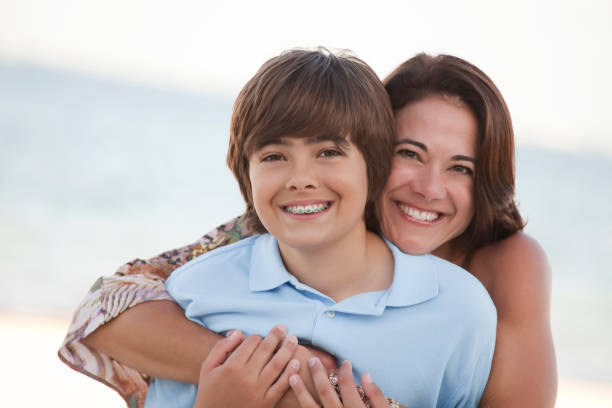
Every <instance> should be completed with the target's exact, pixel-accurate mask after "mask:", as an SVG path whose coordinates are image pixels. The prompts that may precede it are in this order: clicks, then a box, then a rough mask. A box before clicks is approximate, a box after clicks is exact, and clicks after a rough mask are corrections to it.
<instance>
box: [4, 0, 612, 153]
mask: <svg viewBox="0 0 612 408" xmlns="http://www.w3.org/2000/svg"><path fill="white" fill-rule="evenodd" d="M611 21H612V2H610V1H607V0H581V1H566V0H558V1H549V0H539V1H525V0H516V1H495V0H489V1H487V0H482V1H481V0H468V1H411V0H405V1H386V0H381V1H376V2H374V1H369V2H365V1H359V0H354V1H344V0H339V1H329V0H328V1H320V0H312V1H308V2H288V1H259V2H256V1H244V2H241V1H225V2H221V1H218V2H207V1H188V0H177V1H173V2H168V1H155V0H146V1H145V0H106V1H93V0H0V63H5V64H6V63H9V64H12V63H26V64H36V65H41V66H48V67H52V68H55V69H66V70H70V71H74V72H80V73H88V74H93V75H97V76H102V77H107V78H112V79H119V80H122V81H130V82H135V83H139V84H146V85H153V86H157V87H162V88H179V89H186V90H190V91H197V92H211V93H214V94H219V95H222V96H225V97H228V98H231V99H233V98H234V97H235V96H236V95H237V93H238V91H239V90H240V88H241V87H242V85H243V84H244V83H245V82H246V81H247V80H248V79H249V78H250V77H251V76H252V75H253V74H254V73H255V72H256V71H257V69H258V67H259V66H260V65H261V64H262V63H263V62H264V61H266V60H267V59H268V58H270V57H272V56H274V55H277V54H278V53H280V52H281V51H283V50H284V49H288V48H293V47H314V46H318V45H323V46H326V47H328V48H331V49H350V50H352V51H353V52H354V53H355V54H356V55H357V56H359V57H360V58H362V59H364V60H365V61H367V62H368V63H369V64H370V65H371V66H372V67H373V68H374V70H375V71H376V72H377V73H378V74H379V75H380V76H381V77H384V76H385V75H386V74H388V73H389V72H391V71H392V69H393V68H394V67H395V66H397V65H398V64H400V63H401V62H402V61H404V60H405V59H407V58H409V57H411V56H412V55H414V54H415V53H417V52H421V51H425V52H427V53H431V54H437V53H448V54H453V55H457V56H459V57H462V58H465V59H467V60H469V61H470V62H472V63H474V64H476V65H477V66H479V67H480V68H481V69H482V70H483V71H485V72H486V73H487V74H488V75H489V76H490V77H491V78H492V79H493V80H494V81H495V83H496V84H497V85H498V87H499V88H500V90H501V91H502V94H503V95H504V97H505V98H506V101H507V103H508V105H509V108H510V111H511V113H512V116H513V120H514V125H515V131H516V134H517V141H518V144H519V146H540V147H547V148H556V149H563V150H572V151H586V152H595V153H598V154H603V155H605V156H609V157H612V123H611V122H610V121H609V120H607V119H606V118H607V117H608V116H609V108H610V106H612V105H611V104H610V102H609V95H610V94H611V93H612V79H610V74H609V73H610V72H612V56H611V55H610V50H612V24H610V22H611Z"/></svg>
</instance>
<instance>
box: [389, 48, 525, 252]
mask: <svg viewBox="0 0 612 408" xmlns="http://www.w3.org/2000/svg"><path fill="white" fill-rule="evenodd" d="M383 83H384V85H385V88H386V89H387V93H388V94H389V97H390V98H391V105H392V107H393V111H394V112H397V111H398V110H400V109H402V108H403V107H404V106H406V105H409V104H410V103H413V102H417V101H419V100H421V99H423V98H426V97H428V96H432V95H444V96H451V97H457V98H459V99H460V100H461V101H462V102H463V103H464V104H465V105H466V106H468V107H469V109H470V110H471V111H472V113H473V114H474V117H475V118H476V121H477V123H478V139H477V152H476V172H475V178H474V209H475V211H474V217H473V219H472V222H471V223H470V225H469V226H468V228H467V229H466V231H465V232H464V233H463V234H461V235H460V236H459V237H457V238H456V240H455V243H456V245H453V248H454V249H456V250H459V251H462V252H464V253H467V260H466V262H469V259H470V257H471V255H473V253H474V251H475V250H476V249H478V248H480V247H482V246H483V245H486V244H488V243H490V242H494V241H498V240H502V239H504V238H506V237H508V236H510V235H512V234H514V233H515V232H517V231H520V230H521V229H522V228H523V227H524V225H525V223H524V221H523V219H522V217H521V214H520V213H519V211H518V208H517V206H516V203H515V201H514V194H515V191H514V133H513V131H512V120H511V118H510V112H509V111H508V107H507V106H506V103H505V102H504V98H503V97H502V95H501V93H500V92H499V90H498V89H497V87H496V86H495V84H494V83H493V81H491V79H490V78H489V77H488V76H487V75H486V74H485V73H484V72H482V71H481V70H480V69H478V68H477V67H475V66H474V65H472V64H470V63H469V62H467V61H465V60H463V59H461V58H457V57H454V56H451V55H438V56H435V57H434V56H430V55H427V54H418V55H416V56H414V57H413V58H410V59H409V60H407V61H406V62H404V63H403V64H401V65H400V66H399V67H398V68H397V69H395V71H393V72H392V73H391V74H390V75H389V76H388V77H387V78H386V79H385V80H384V81H383Z"/></svg>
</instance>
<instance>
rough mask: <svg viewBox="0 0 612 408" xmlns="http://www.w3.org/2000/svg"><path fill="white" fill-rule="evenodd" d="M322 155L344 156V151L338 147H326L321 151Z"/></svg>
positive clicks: (320, 154)
mask: <svg viewBox="0 0 612 408" xmlns="http://www.w3.org/2000/svg"><path fill="white" fill-rule="evenodd" d="M319 156H320V157H335V156H342V152H341V151H340V150H338V149H325V150H323V151H321V153H319Z"/></svg>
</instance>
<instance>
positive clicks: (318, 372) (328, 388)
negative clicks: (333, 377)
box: [308, 357, 342, 408]
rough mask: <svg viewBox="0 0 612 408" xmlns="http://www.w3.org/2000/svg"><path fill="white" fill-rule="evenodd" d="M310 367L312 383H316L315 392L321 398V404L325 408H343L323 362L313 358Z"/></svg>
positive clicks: (309, 363) (309, 362)
mask: <svg viewBox="0 0 612 408" xmlns="http://www.w3.org/2000/svg"><path fill="white" fill-rule="evenodd" d="M308 367H309V368H310V375H311V376H312V382H313V383H314V386H315V390H316V391H317V395H318V396H319V400H320V401H321V404H323V406H324V407H325V408H336V407H342V403H341V402H340V398H339V397H338V393H337V392H336V389H335V388H334V387H333V386H332V385H331V384H330V382H329V377H328V375H327V372H326V371H325V368H324V367H323V364H322V363H321V360H319V359H318V358H317V357H313V358H311V359H310V360H309V361H308Z"/></svg>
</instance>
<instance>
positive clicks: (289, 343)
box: [260, 334, 298, 387]
mask: <svg viewBox="0 0 612 408" xmlns="http://www.w3.org/2000/svg"><path fill="white" fill-rule="evenodd" d="M262 343H263V342H262ZM297 344H298V341H297V337H295V336H294V335H293V334H290V335H288V336H287V337H285V340H283V343H282V344H281V346H280V348H279V349H278V350H277V351H276V353H274V355H273V356H272V358H271V359H270V361H268V364H266V366H265V367H264V368H263V370H262V371H261V375H260V379H261V381H262V383H263V384H264V385H265V386H266V387H269V386H270V385H272V383H274V381H275V380H276V379H277V378H278V377H279V376H280V375H281V373H283V370H285V367H286V366H287V363H288V362H289V360H291V357H293V352H294V351H295V349H296V348H297Z"/></svg>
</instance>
